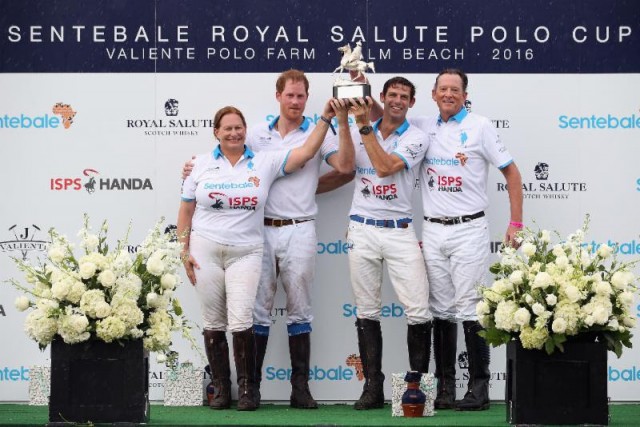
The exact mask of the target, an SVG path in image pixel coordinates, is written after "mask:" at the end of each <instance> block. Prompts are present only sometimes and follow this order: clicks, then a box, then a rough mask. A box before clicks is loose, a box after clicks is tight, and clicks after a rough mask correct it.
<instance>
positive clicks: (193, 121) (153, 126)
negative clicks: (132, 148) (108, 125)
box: [126, 98, 213, 137]
mask: <svg viewBox="0 0 640 427" xmlns="http://www.w3.org/2000/svg"><path fill="white" fill-rule="evenodd" d="M160 107H161V111H159V112H158V115H161V114H164V117H165V118H157V117H133V118H127V119H126V127H127V129H133V130H139V131H141V132H142V133H143V135H144V136H156V137H191V136H198V135H199V133H200V132H201V131H203V130H208V129H212V128H213V118H201V117H202V116H203V115H202V114H197V115H194V114H189V115H187V116H186V117H185V116H180V111H181V110H184V109H185V108H183V107H184V104H181V103H180V101H178V100H177V99H175V98H169V99H167V100H166V101H164V102H163V103H162V104H161V105H160ZM198 116H199V117H198ZM161 117H162V116H161ZM208 132H210V130H208Z"/></svg>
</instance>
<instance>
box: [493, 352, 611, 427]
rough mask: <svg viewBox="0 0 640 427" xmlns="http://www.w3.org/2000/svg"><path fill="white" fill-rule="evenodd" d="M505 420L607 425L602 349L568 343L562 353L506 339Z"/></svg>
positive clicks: (604, 369)
mask: <svg viewBox="0 0 640 427" xmlns="http://www.w3.org/2000/svg"><path fill="white" fill-rule="evenodd" d="M505 392H506V393H505V394H506V399H505V400H506V404H507V422H509V423H511V424H597V425H608V423H609V406H608V398H607V348H606V346H605V345H604V343H601V342H567V343H565V344H564V353H561V352H560V351H558V350H557V349H556V351H555V352H554V353H553V354H552V355H548V354H547V353H546V352H544V351H542V350H526V349H524V348H522V345H521V344H520V342H519V341H512V342H510V343H508V344H507V384H506V389H505Z"/></svg>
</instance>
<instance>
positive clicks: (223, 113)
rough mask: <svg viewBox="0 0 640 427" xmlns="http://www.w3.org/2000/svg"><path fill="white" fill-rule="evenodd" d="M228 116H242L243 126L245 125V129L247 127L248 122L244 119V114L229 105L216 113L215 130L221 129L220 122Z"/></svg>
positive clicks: (214, 119) (214, 117) (214, 118)
mask: <svg viewBox="0 0 640 427" xmlns="http://www.w3.org/2000/svg"><path fill="white" fill-rule="evenodd" d="M227 114H237V115H238V116H240V119H241V120H242V124H243V125H244V127H247V122H246V120H245V119H244V115H243V114H242V111H240V110H238V109H237V108H236V107H233V106H230V105H227V106H226V107H222V108H221V109H219V110H218V111H217V112H216V114H215V116H213V128H214V129H219V128H220V120H222V118H223V117H224V116H226V115H227Z"/></svg>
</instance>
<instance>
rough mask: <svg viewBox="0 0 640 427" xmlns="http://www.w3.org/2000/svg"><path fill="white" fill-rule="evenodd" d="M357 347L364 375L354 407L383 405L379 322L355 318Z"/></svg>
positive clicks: (378, 406)
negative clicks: (359, 394) (360, 392)
mask: <svg viewBox="0 0 640 427" xmlns="http://www.w3.org/2000/svg"><path fill="white" fill-rule="evenodd" d="M356 327H357V329H358V347H359V349H360V360H361V361H362V367H363V371H364V376H365V383H364V386H363V387H362V395H361V396H360V399H358V401H357V402H356V403H355V404H354V405H353V407H354V409H358V410H360V409H374V408H382V407H383V406H384V390H383V385H384V374H383V373H382V330H381V328H380V322H377V321H374V320H369V319H357V320H356Z"/></svg>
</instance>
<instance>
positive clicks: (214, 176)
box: [182, 145, 289, 246]
mask: <svg viewBox="0 0 640 427" xmlns="http://www.w3.org/2000/svg"><path fill="white" fill-rule="evenodd" d="M288 156H289V150H280V151H269V152H264V153H259V154H254V153H253V152H252V151H251V150H250V149H249V148H248V147H245V150H244V154H243V155H242V157H241V158H240V160H238V162H237V163H236V164H235V166H232V165H231V163H230V162H229V160H227V158H225V157H224V155H223V154H222V151H220V146H219V145H218V146H217V147H216V149H215V150H213V153H207V154H201V155H199V156H197V157H196V159H195V160H194V165H193V171H192V172H191V174H190V175H189V176H188V177H187V179H185V181H184V183H183V184H182V200H184V201H194V200H195V202H196V209H195V212H194V214H193V220H192V224H191V228H192V230H193V232H195V233H197V234H198V235H200V236H202V237H204V238H206V239H209V240H212V241H214V242H217V243H222V244H227V245H237V246H240V245H255V244H260V243H262V242H263V236H262V231H263V228H264V224H263V221H264V206H265V203H266V201H267V195H268V194H269V188H270V187H271V186H272V184H273V182H274V181H275V180H276V179H277V178H278V177H281V176H284V175H285V172H284V167H285V165H286V163H287V157H288Z"/></svg>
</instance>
